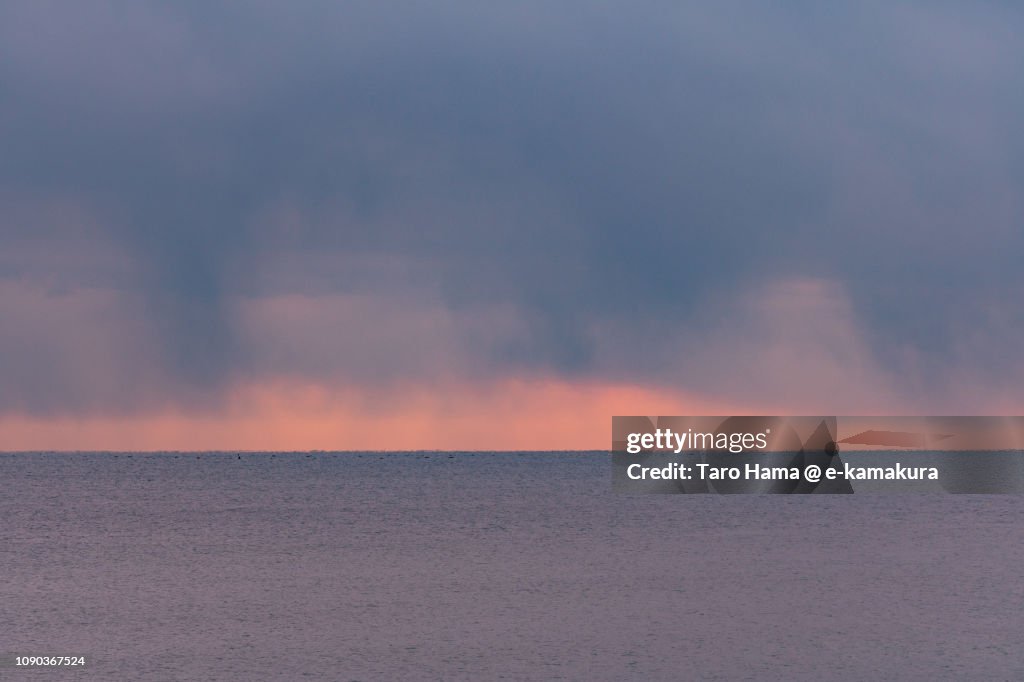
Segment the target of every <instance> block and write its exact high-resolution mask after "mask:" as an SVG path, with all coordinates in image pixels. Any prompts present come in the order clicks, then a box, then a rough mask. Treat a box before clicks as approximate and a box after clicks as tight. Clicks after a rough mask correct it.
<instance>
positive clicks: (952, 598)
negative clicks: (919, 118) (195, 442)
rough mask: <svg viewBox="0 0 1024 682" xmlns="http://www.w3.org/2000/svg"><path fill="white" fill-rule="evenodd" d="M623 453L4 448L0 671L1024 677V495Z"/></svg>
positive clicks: (8, 674) (130, 676)
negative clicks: (857, 483)
mask: <svg viewBox="0 0 1024 682" xmlns="http://www.w3.org/2000/svg"><path fill="white" fill-rule="evenodd" d="M609 462H610V456H609V455H608V454H607V453H589V454H588V453H546V454H526V455H523V454H480V453H455V454H449V453H415V454H376V453H373V454H371V453H362V454H359V453H338V454H323V453H315V454H306V453H298V454H296V453H289V454H285V453H279V454H273V455H272V454H242V455H240V456H239V455H237V454H235V453H230V454H203V455H198V456H197V455H195V454H177V455H176V454H173V453H172V454H145V455H140V454H136V455H126V454H118V455H115V454H5V455H0V490H2V496H0V654H5V655H11V654H19V655H32V654H80V655H85V656H86V657H87V667H86V668H85V669H82V670H62V671H54V670H47V671H26V670H17V669H13V668H10V667H6V668H2V669H0V678H3V679H29V678H31V679H36V678H38V679H43V678H45V679H77V680H85V679H102V680H179V679H180V680H262V679H281V680H302V679H316V680H321V679H322V680H406V679H409V680H418V679H429V680H436V679H466V680H491V679H512V680H516V679H529V680H560V679H561V680H565V679H568V680H624V679H642V680H690V679H754V678H757V679H806V680H832V679H850V680H865V679H875V680H880V679H919V680H933V679H958V680H962V679H976V680H1019V679H1024V497H1013V496H954V495H941V494H936V495H915V496H911V495H908V496H897V495H889V496H857V495H853V496H805V497H796V496H774V497H769V496H729V497H726V496H692V497H691V496H627V495H617V494H614V493H612V492H611V489H610V488H611V486H610V463H609Z"/></svg>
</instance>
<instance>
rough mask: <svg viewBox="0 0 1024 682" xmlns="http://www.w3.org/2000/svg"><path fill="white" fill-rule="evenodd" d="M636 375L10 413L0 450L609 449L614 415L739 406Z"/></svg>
mask: <svg viewBox="0 0 1024 682" xmlns="http://www.w3.org/2000/svg"><path fill="white" fill-rule="evenodd" d="M735 413H737V409H736V406H735V405H727V404H725V403H721V402H714V401H708V400H703V399H700V398H698V397H695V396H692V395H688V394H685V393H681V392H669V391H665V390H658V389H652V388H644V387H640V386H633V385H621V384H611V383H596V382H567V381H558V380H538V381H525V380H507V381H501V382H495V383H492V384H487V385H482V386H477V385H474V386H466V385H447V386H440V387H436V388H425V387H414V388H409V389H406V390H402V391H392V392H391V393H389V394H388V395H387V396H386V397H380V398H375V399H374V400H373V401H372V402H371V401H368V400H367V397H366V395H364V394H362V393H360V392H359V391H356V390H346V389H341V390H329V389H326V388H323V387H317V386H302V385H295V384H291V383H288V382H278V383H274V384H263V385H248V386H244V387H240V388H238V389H237V390H235V391H234V392H233V394H232V396H231V398H230V400H228V402H227V405H226V406H225V407H224V408H223V409H222V410H220V411H217V412H212V413H205V414H199V413H190V412H188V411H186V410H178V411H166V412H161V413H157V414H141V415H123V416H73V417H72V416H53V417H38V416H30V415H17V414H11V415H4V416H0V450H2V451H8V452H9V451H19V450H47V451H50V450H56V451H60V450H67V451H82V450H115V451H125V450H132V451H147V450H149V451H152V450H196V451H209V450H242V451H257V450H264V451H268V450H278V451H280V450H285V451H290V450H607V449H608V448H609V447H610V441H611V417H612V416H613V415H616V414H649V415H659V414H735Z"/></svg>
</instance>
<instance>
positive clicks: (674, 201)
mask: <svg viewBox="0 0 1024 682" xmlns="http://www.w3.org/2000/svg"><path fill="white" fill-rule="evenodd" d="M786 7H787V8H786V9H782V8H780V6H778V4H777V3H751V2H742V3H740V2H735V3H732V2H715V3H710V2H708V3H683V4H679V3H649V4H646V5H644V6H643V7H638V6H634V5H628V4H626V3H614V4H612V3H593V2H587V3H582V2H581V3H558V4H554V5H553V4H551V3H541V2H526V3H515V4H513V5H508V6H501V7H494V6H488V5H481V4H479V3H469V2H440V3H408V4H401V3H400V4H397V5H395V4H390V5H387V6H386V7H385V6H384V5H381V4H380V3H328V2H304V3H299V4H297V5H296V4H284V3H279V2H249V3H242V4H237V5H218V6H210V4H209V3H202V2H178V3H145V2H113V1H111V2H100V1H96V2H87V3H49V2H41V1H38V0H34V1H31V2H29V1H25V2H7V3H4V4H3V6H2V7H0V140H2V148H3V152H2V153H0V311H2V313H3V320H2V327H0V386H2V388H0V410H12V409H13V410H23V411H29V412H32V413H38V414H45V413H49V412H68V411H70V412H76V411H79V412H80V411H94V410H108V411H110V410H113V411H123V410H129V409H139V408H141V407H144V406H157V405H162V404H165V403H167V402H193V401H197V400H198V401H200V402H202V401H216V400H217V399H218V396H221V395H224V394H225V391H226V390H227V387H229V386H230V385H231V384H232V383H234V382H238V381H253V380H259V379H260V378H262V377H268V378H271V377H277V376H293V377H298V378H300V379H303V380H308V381H310V382H319V381H325V382H333V383H335V384H344V385H367V386H370V385H378V384H390V383H395V384H396V385H397V384H398V383H401V382H425V383H429V382H434V381H440V380H445V381H448V380H456V379H457V380H460V381H476V380H484V381H486V380H492V379H500V378H501V377H506V376H512V375H517V374H535V375H552V374H554V375H559V376H562V377H566V378H569V379H588V378H590V379H593V378H597V379H609V380H614V381H623V382H635V383H643V384H659V385H664V386H678V387H680V388H682V389H684V390H687V391H697V392H701V393H704V394H707V395H711V396H717V397H725V398H729V397H734V396H737V395H739V394H743V393H746V392H751V393H754V394H756V396H762V397H764V396H767V397H766V398H765V399H770V396H771V395H773V394H776V395H779V396H786V398H785V400H786V401H788V402H787V404H794V405H796V404H804V403H802V402H801V401H804V400H805V399H806V401H808V402H811V401H814V400H818V401H819V402H820V401H834V402H826V404H828V405H847V404H850V405H864V406H865V407H864V409H870V407H869V405H867V404H869V403H870V401H871V400H872V399H877V400H878V401H880V402H879V404H880V405H886V406H888V405H893V406H903V407H906V406H914V405H920V406H922V409H927V408H928V407H936V408H943V407H944V408H945V409H948V410H953V411H955V410H969V409H971V407H972V406H975V405H978V404H981V403H979V402H977V401H978V400H982V399H985V400H995V399H994V398H992V396H999V398H998V400H999V401H1001V402H999V403H998V404H1000V405H1003V404H1018V405H1019V404H1020V403H1021V401H1022V398H1024V396H1022V395H1021V394H1020V393H1019V392H1018V389H1016V387H1017V386H1019V385H1020V381H1021V379H1024V365H1022V363H1021V362H1020V359H1019V351H1018V350H1017V349H1018V348H1020V347H1021V346H1024V310H1022V308H1024V303H1022V301H1024V296H1022V294H1024V271H1022V268H1021V266H1020V262H1019V261H1020V258H1021V255H1022V254H1024V206H1022V198H1021V193H1020V188H1021V187H1024V133H1022V129H1021V121H1024V94H1022V90H1021V89H1020V88H1019V87H1018V84H1019V83H1020V82H1021V81H1022V78H1024V42H1022V41H1021V40H1020V35H1021V34H1022V32H1024V11H1022V10H1021V9H1019V8H1018V7H1017V6H1016V5H1015V4H1013V3H999V2H987V3H970V4H966V3H934V2H927V3H926V2H906V3H892V2H877V3H874V2H867V3H846V4H845V6H844V7H842V8H838V7H836V6H835V5H834V4H830V5H827V6H823V5H821V4H820V3H793V4H789V5H787V6H786ZM798 387H803V388H798ZM803 391H807V393H804V392H803ZM872 396H878V397H877V398H872ZM780 400H782V398H780ZM1014 401H1016V403H1014ZM985 404H995V403H992V402H989V403H985ZM894 409H895V407H894Z"/></svg>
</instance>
